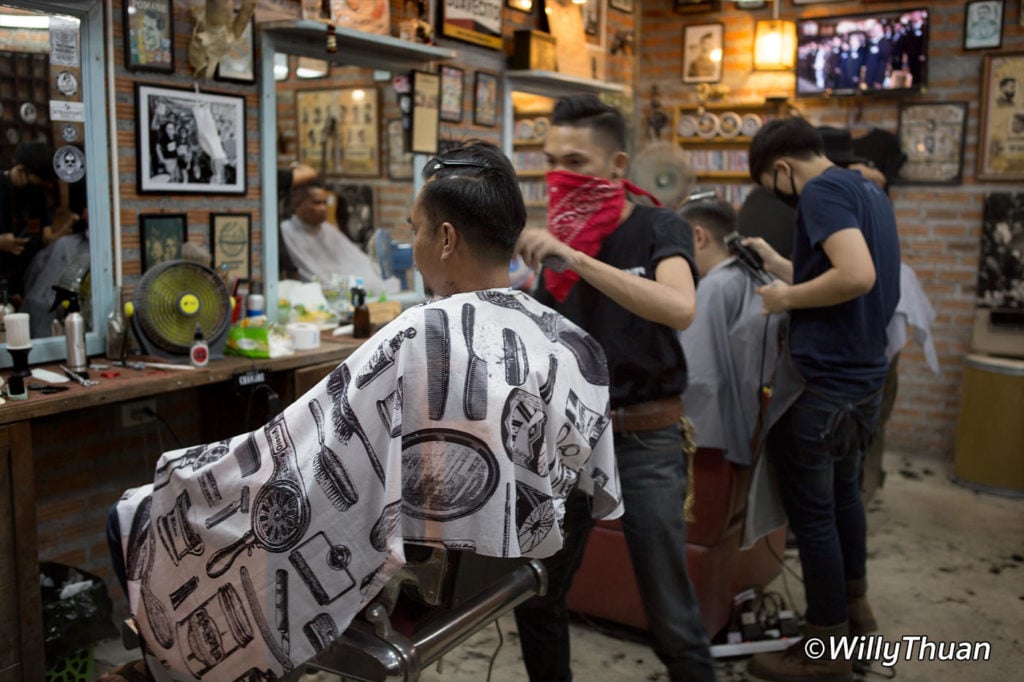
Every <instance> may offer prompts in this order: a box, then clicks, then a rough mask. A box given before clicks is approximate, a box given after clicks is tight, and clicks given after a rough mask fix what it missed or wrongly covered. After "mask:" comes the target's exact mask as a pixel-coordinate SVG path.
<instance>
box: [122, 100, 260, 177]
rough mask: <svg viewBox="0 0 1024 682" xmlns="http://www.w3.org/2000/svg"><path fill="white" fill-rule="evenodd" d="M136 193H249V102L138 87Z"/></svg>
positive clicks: (136, 105)
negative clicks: (246, 107) (246, 145)
mask: <svg viewBox="0 0 1024 682" xmlns="http://www.w3.org/2000/svg"><path fill="white" fill-rule="evenodd" d="M135 111H136V120H135V130H136V136H135V139H136V140H137V145H138V149H137V150H136V158H137V162H138V191H139V192H142V193H146V192H160V193H165V194H166V193H176V194H245V98H244V97H237V96H235V95H220V94H212V93H206V92H196V91H195V90H187V89H177V88H165V87H157V86H154V85H145V84H142V83H137V84H136V86H135Z"/></svg>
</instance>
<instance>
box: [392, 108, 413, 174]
mask: <svg viewBox="0 0 1024 682" xmlns="http://www.w3.org/2000/svg"><path fill="white" fill-rule="evenodd" d="M387 140H388V177H389V178H390V179H392V180H412V152H407V151H405V129H404V128H403V127H402V121H401V119H397V118H395V119H392V120H390V121H388V125H387Z"/></svg>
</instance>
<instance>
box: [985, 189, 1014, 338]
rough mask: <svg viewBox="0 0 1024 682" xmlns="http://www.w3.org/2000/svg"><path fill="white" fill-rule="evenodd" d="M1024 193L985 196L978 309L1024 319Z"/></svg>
mask: <svg viewBox="0 0 1024 682" xmlns="http://www.w3.org/2000/svg"><path fill="white" fill-rule="evenodd" d="M1022 225H1024V192H1014V193H1011V192H993V193H991V194H986V195H985V209H984V213H983V219H982V226H981V258H980V260H979V262H978V287H977V292H978V294H977V295H978V301H977V303H978V307H979V308H988V309H991V310H993V311H1000V312H1002V313H1004V314H1006V313H1011V314H1012V317H1011V319H1018V320H1019V319H1021V317H1022V315H1024V291H1021V288H1020V285H1019V282H1020V281H1021V277H1024V258H1022V256H1021V254H1022V253H1024V231H1022V230H1021V226H1022Z"/></svg>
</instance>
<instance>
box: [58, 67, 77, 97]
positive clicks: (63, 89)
mask: <svg viewBox="0 0 1024 682" xmlns="http://www.w3.org/2000/svg"><path fill="white" fill-rule="evenodd" d="M57 92H59V93H60V94H62V95H64V96H65V97H73V96H74V95H75V94H76V93H78V78H77V77H76V76H75V74H73V73H71V72H70V71H61V72H60V73H58V74H57Z"/></svg>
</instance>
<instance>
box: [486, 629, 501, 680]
mask: <svg viewBox="0 0 1024 682" xmlns="http://www.w3.org/2000/svg"><path fill="white" fill-rule="evenodd" d="M494 627H495V628H496V629H497V630H498V647H497V648H496V649H495V650H494V653H493V654H491V662H490V663H489V664H488V665H487V682H491V673H492V672H494V662H495V661H496V660H498V652H499V651H501V645H502V644H504V643H505V638H504V636H502V634H501V623H499V622H498V621H497V620H495V621H494Z"/></svg>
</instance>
